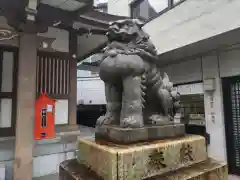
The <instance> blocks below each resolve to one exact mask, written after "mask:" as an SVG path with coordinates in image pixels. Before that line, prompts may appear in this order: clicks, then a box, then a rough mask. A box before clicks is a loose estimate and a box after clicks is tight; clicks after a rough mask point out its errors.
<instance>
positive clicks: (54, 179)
mask: <svg viewBox="0 0 240 180" xmlns="http://www.w3.org/2000/svg"><path fill="white" fill-rule="evenodd" d="M33 180H58V174H51V175H47V176H43V177H39V178H33ZM228 180H240V177H239V176H233V175H229V178H228Z"/></svg>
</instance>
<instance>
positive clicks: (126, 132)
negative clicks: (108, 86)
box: [95, 124, 185, 144]
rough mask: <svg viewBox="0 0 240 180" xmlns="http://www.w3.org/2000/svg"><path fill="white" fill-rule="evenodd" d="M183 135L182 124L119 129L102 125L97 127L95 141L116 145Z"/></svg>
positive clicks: (183, 127)
mask: <svg viewBox="0 0 240 180" xmlns="http://www.w3.org/2000/svg"><path fill="white" fill-rule="evenodd" d="M184 135H185V126H184V125H183V124H168V125H160V126H158V125H155V126H145V127H142V128H121V127H118V126H113V125H103V126H101V127H98V128H97V131H96V133H95V137H96V139H99V140H102V139H103V140H107V141H111V142H114V143H117V144H131V143H136V142H144V141H151V140H161V139H167V138H176V137H181V136H184Z"/></svg>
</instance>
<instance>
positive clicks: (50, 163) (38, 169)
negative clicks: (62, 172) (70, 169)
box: [33, 152, 75, 177]
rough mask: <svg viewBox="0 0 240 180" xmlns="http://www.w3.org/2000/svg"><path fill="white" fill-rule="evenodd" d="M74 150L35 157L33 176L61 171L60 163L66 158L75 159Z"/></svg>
mask: <svg viewBox="0 0 240 180" xmlns="http://www.w3.org/2000/svg"><path fill="white" fill-rule="evenodd" d="M74 157H75V153H74V152H66V153H60V154H51V155H45V156H38V157H34V159H33V177H41V176H45V175H49V174H55V173H58V172H59V164H60V163H61V162H63V161H65V160H68V159H73V158H74Z"/></svg>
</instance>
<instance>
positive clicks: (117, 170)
mask: <svg viewBox="0 0 240 180" xmlns="http://www.w3.org/2000/svg"><path fill="white" fill-rule="evenodd" d="M78 149H79V151H78V154H77V160H78V162H79V163H80V164H84V165H85V166H86V167H88V168H89V169H91V170H92V171H94V172H95V173H96V174H97V175H98V176H99V177H102V178H103V179H104V180H139V179H145V178H149V177H153V176H156V175H161V174H164V173H168V172H171V171H175V170H178V169H180V168H182V167H188V166H190V165H193V164H196V163H199V162H203V161H205V160H206V159H207V152H206V146H205V139H204V138H203V137H201V136H185V137H182V138H176V139H174V140H158V141H153V142H151V143H138V144H132V145H116V144H113V143H109V142H108V141H96V142H95V140H94V139H80V140H78Z"/></svg>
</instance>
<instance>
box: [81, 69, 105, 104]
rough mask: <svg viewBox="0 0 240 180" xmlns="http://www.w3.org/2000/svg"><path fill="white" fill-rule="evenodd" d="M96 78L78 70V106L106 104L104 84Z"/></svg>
mask: <svg viewBox="0 0 240 180" xmlns="http://www.w3.org/2000/svg"><path fill="white" fill-rule="evenodd" d="M96 76H97V75H92V74H91V72H90V71H81V70H78V77H79V78H78V80H77V104H106V98H105V88H104V82H103V81H102V80H101V79H100V78H99V77H96ZM81 77H84V78H81ZM93 77H95V78H93Z"/></svg>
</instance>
